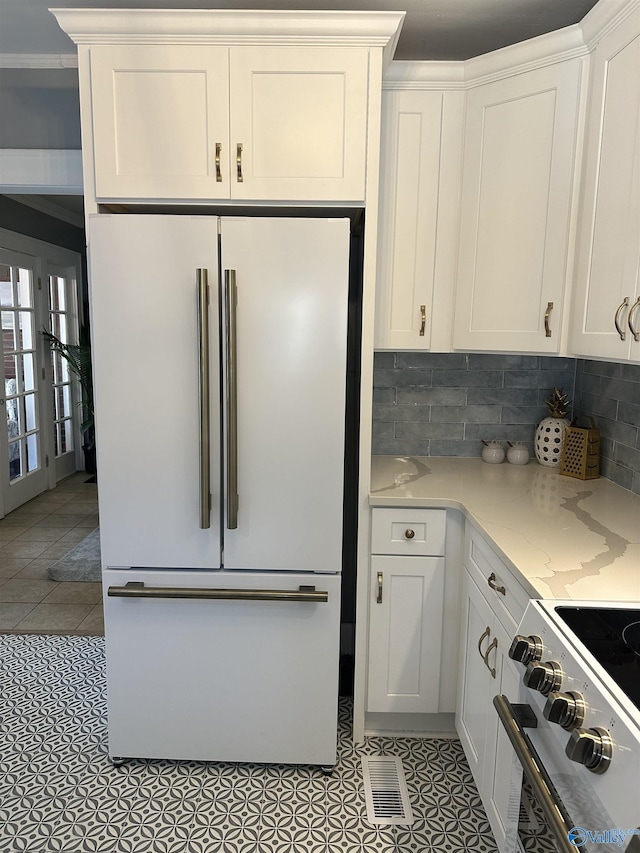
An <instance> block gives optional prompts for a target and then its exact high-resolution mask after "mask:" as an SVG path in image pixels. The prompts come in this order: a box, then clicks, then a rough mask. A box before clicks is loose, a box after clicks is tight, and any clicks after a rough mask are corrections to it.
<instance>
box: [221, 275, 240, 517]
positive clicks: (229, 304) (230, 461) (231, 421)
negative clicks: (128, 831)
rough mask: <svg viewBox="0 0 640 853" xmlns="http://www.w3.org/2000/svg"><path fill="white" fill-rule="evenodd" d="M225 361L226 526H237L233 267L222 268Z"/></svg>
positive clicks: (235, 323) (236, 295)
mask: <svg viewBox="0 0 640 853" xmlns="http://www.w3.org/2000/svg"><path fill="white" fill-rule="evenodd" d="M224 285H225V287H224V298H225V313H226V327H227V328H226V342H225V343H226V365H227V389H226V392H227V393H226V409H227V530H236V528H237V527H238V339H237V333H238V330H237V305H238V288H237V287H236V271H235V270H225V271H224Z"/></svg>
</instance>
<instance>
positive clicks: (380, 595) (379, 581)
mask: <svg viewBox="0 0 640 853" xmlns="http://www.w3.org/2000/svg"><path fill="white" fill-rule="evenodd" d="M376 602H377V604H382V572H378V595H377V597H376Z"/></svg>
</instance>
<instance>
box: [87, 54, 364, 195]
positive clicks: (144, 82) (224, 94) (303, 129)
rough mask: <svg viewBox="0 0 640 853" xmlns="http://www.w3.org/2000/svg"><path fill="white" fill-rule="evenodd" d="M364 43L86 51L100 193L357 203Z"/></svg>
mask: <svg viewBox="0 0 640 853" xmlns="http://www.w3.org/2000/svg"><path fill="white" fill-rule="evenodd" d="M367 86H368V51H367V49H366V48H345V49H336V48H334V49H326V48H321V47H320V48H319V47H307V48H293V47H272V46H267V47H230V48H227V47H216V46H185V45H143V46H139V45H135V46H134V45H115V46H112V45H99V46H97V47H92V48H91V89H92V97H91V109H92V120H93V128H94V156H95V181H96V185H95V189H96V197H97V198H98V199H103V200H108V199H137V198H167V199H187V200H188V199H242V200H258V201H263V200H270V199H275V200H290V201H304V200H308V201H311V200H324V201H331V200H333V201H335V200H344V201H362V200H364V190H365V163H366V156H365V153H366V145H367Z"/></svg>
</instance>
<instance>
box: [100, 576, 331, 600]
mask: <svg viewBox="0 0 640 853" xmlns="http://www.w3.org/2000/svg"><path fill="white" fill-rule="evenodd" d="M107 595H108V596H111V597H112V598H189V599H206V600H212V599H213V600H216V601H309V602H319V603H322V602H326V601H328V600H329V593H328V592H326V591H320V590H316V588H315V586H299V587H298V589H203V588H201V587H180V586H178V587H175V586H145V585H144V583H142V582H141V581H129V583H126V584H125V585H124V586H110V587H109V588H108V589H107Z"/></svg>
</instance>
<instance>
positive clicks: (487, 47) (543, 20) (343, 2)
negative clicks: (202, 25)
mask: <svg viewBox="0 0 640 853" xmlns="http://www.w3.org/2000/svg"><path fill="white" fill-rule="evenodd" d="M595 2H596V0H328V2H326V0H325V2H318V0H244V2H242V0H240V2H238V0H217V2H216V0H187V2H180V0H59V2H56V0H0V59H2V55H7V54H8V55H15V54H21V53H22V54H30V55H32V56H33V55H34V54H48V55H52V54H53V55H56V54H63V55H64V54H73V53H75V45H73V43H72V42H71V40H70V39H69V38H68V36H66V35H65V34H64V33H63V32H62V30H60V28H59V27H58V24H57V23H56V21H55V19H54V17H53V16H52V15H51V14H50V13H49V11H48V8H49V7H50V6H51V7H56V6H58V7H65V8H69V7H77V8H82V7H93V8H106V7H109V8H135V7H138V8H145V7H146V8H185V9H187V8H198V9H208V8H218V9H243V8H245V9H273V8H277V9H318V8H322V9H343V10H352V9H356V10H357V9H363V10H375V11H378V10H388V11H406V12H407V16H406V19H405V23H404V26H403V29H402V33H401V35H400V41H399V44H398V49H397V51H396V59H431V60H446V59H449V60H461V59H468V58H470V57H472V56H477V55H479V54H481V53H488V52H489V51H492V50H496V49H497V48H500V47H505V46H506V45H508V44H513V43H515V42H518V41H524V40H525V39H529V38H533V37H534V36H538V35H541V34H542V33H547V32H550V31H552V30H557V29H560V28H561V27H566V26H569V25H571V24H575V23H577V22H578V21H580V20H581V19H582V18H583V17H584V16H585V14H586V13H587V12H588V11H589V9H591V7H592V6H594V5H595ZM0 64H1V63H0Z"/></svg>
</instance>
